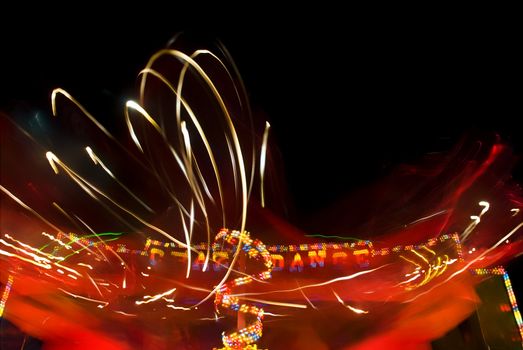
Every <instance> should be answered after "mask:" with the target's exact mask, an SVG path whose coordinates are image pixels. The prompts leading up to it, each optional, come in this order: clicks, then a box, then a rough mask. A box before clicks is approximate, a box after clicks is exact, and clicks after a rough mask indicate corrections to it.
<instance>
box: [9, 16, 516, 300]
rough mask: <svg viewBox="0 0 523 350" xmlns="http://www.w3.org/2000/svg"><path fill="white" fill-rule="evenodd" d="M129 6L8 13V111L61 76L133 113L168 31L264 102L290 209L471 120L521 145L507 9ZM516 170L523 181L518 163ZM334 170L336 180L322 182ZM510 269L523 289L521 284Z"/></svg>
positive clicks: (103, 102)
mask: <svg viewBox="0 0 523 350" xmlns="http://www.w3.org/2000/svg"><path fill="white" fill-rule="evenodd" d="M160 12H161V11H160ZM251 15H252V14H251ZM119 16H120V17H124V18H119V19H116V17H117V16H116V15H115V16H114V18H106V19H104V20H103V21H102V20H97V19H94V20H91V21H87V20H78V21H77V20H74V19H71V18H69V19H68V20H67V21H61V20H57V19H53V20H46V19H40V20H38V21H36V22H33V20H32V19H28V18H25V17H24V19H23V21H19V22H18V24H16V23H17V22H16V21H15V22H14V23H15V24H14V25H8V24H3V25H2V26H3V27H2V30H1V34H0V51H1V54H0V67H2V75H1V77H0V86H1V87H0V91H1V94H0V102H1V104H0V110H2V111H4V112H8V113H9V112H12V111H14V110H16V109H17V108H20V106H22V105H23V106H25V107H24V108H36V109H38V108H39V109H46V108H50V106H49V94H50V91H51V90H52V89H53V88H54V87H58V86H60V87H64V88H65V89H67V90H68V91H69V92H71V93H72V94H73V95H74V96H75V97H76V98H78V99H79V100H80V101H81V102H82V103H83V104H84V105H85V106H88V107H89V109H90V110H91V111H93V114H94V115H96V116H100V119H102V120H103V119H104V117H103V116H104V115H105V116H111V117H113V118H114V117H115V116H116V117H118V118H120V120H121V122H122V123H123V112H122V111H123V104H124V101H125V98H126V96H129V95H132V94H133V93H134V91H135V90H134V89H135V87H136V79H135V78H136V74H137V73H138V72H139V70H140V69H141V68H142V67H143V66H144V64H145V63H146V62H147V59H148V58H149V56H150V55H151V54H152V53H154V52H155V51H157V50H158V49H160V48H162V47H163V46H164V45H165V43H166V42H167V41H168V40H169V39H170V38H171V36H172V35H174V34H176V33H178V32H180V31H184V32H186V33H188V35H194V36H195V37H199V38H202V37H203V38H208V39H211V40H212V39H218V40H220V41H221V42H222V43H223V44H224V45H225V46H226V47H227V48H228V50H229V51H230V53H231V55H232V57H233V58H234V59H235V61H236V64H237V65H238V68H239V70H240V73H241V74H242V76H243V78H244V80H245V84H246V87H247V90H248V92H249V94H250V97H251V102H252V104H253V108H254V110H255V111H257V112H263V113H264V114H265V115H267V116H268V118H269V120H270V121H271V124H272V127H273V128H272V132H273V134H272V137H274V138H275V140H276V144H277V145H278V147H279V150H280V151H281V154H282V157H283V159H284V162H285V176H286V181H287V184H288V186H289V190H290V193H291V196H292V197H293V198H294V202H295V203H294V206H295V208H296V209H295V212H294V213H293V214H292V217H291V219H293V220H296V221H299V220H300V218H302V217H305V216H306V215H308V214H309V213H312V212H314V211H317V210H318V209H321V208H323V207H325V206H327V205H328V204H329V203H331V202H332V201H334V200H335V199H336V198H339V197H340V196H342V195H343V194H347V193H350V192H351V191H352V190H354V189H356V188H358V187H360V186H362V185H365V184H368V183H371V182H373V181H376V180H378V179H379V178H380V177H382V176H384V175H385V174H386V173H387V172H388V171H389V170H390V169H392V168H393V167H394V166H395V165H397V164H400V163H402V162H408V161H413V160H416V159H417V158H418V157H420V156H421V155H423V154H426V153H428V152H434V151H445V150H449V149H450V148H451V147H452V146H453V145H454V144H455V142H457V141H458V140H459V138H460V137H461V136H462V135H463V134H464V133H465V132H467V131H471V130H472V131H474V132H480V133H481V132H497V133H499V135H500V136H501V138H502V139H503V140H504V141H505V142H507V143H508V144H509V145H511V146H512V147H513V148H514V149H515V152H516V153H517V154H518V155H520V156H521V155H523V128H521V127H518V126H517V125H518V124H520V123H521V116H522V107H521V106H522V104H521V81H522V80H521V62H523V60H522V57H521V54H520V53H519V47H518V46H521V45H520V43H521V37H520V38H519V40H516V30H515V28H516V26H515V23H514V22H512V21H511V20H510V19H507V20H503V18H501V19H500V18H497V20H496V21H493V20H490V19H489V18H485V17H478V18H476V17H474V16H473V15H470V16H469V14H467V15H466V16H465V15H463V16H461V15H460V16H456V17H454V18H446V17H445V18H432V19H430V20H429V19H428V18H426V17H425V16H420V17H419V18H418V19H417V20H409V21H405V20H404V19H399V18H389V19H388V20H387V21H383V20H382V19H381V18H374V17H373V16H369V18H368V20H361V21H358V23H355V22H353V21H352V20H350V19H348V18H347V19H346V22H345V21H343V22H340V21H339V20H336V21H329V18H328V17H326V18H324V19H323V20H322V21H321V23H322V24H320V22H319V21H309V20H306V19H301V20H299V21H297V22H299V23H291V22H287V21H286V20H285V19H280V20H278V21H272V20H271V19H270V18H265V19H263V20H259V21H250V20H249V18H248V17H247V18H244V19H243V20H242V21H241V22H242V23H239V22H235V21H225V20H223V21H217V22H218V23H221V24H220V25H216V26H213V25H211V24H210V23H207V24H205V25H200V23H201V22H200V21H202V20H201V19H198V20H195V21H193V22H189V23H188V21H187V18H185V19H184V23H188V25H184V24H181V23H180V21H179V20H177V19H178V16H179V17H180V18H182V17H184V16H183V12H181V13H177V12H175V11H173V12H172V17H170V18H169V19H167V18H166V17H168V16H167V15H166V14H163V15H162V16H161V17H162V18H160V19H158V18H156V17H153V16H152V15H151V16H149V15H146V16H148V17H147V18H146V19H145V22H140V20H138V19H137V18H136V16H135V17H132V16H131V18H130V19H129V17H126V16H124V15H119ZM238 16H241V15H238ZM109 17H110V16H109ZM351 17H353V16H351ZM356 17H357V16H356ZM385 17H387V16H385ZM464 17H466V18H467V19H466V20H465V19H464ZM324 21H326V22H327V23H329V22H330V23H331V24H330V25H328V26H325V24H323V22H324ZM22 22H23V24H22ZM223 22H228V24H229V25H230V29H225V28H226V25H225V24H223ZM276 22H278V23H276ZM22 27H23V28H22ZM326 149H327V150H330V152H325V150H326ZM320 155H321V157H322V159H321V161H320V160H319V157H320ZM324 163H326V164H332V166H329V167H327V168H326V167H324V166H322V164H324ZM514 177H515V179H516V180H518V181H520V182H523V165H522V162H520V163H519V165H518V166H517V167H516V169H515V170H514ZM326 180H328V184H329V185H328V186H324V185H322V186H319V185H317V184H325V181H326ZM515 265H516V264H515ZM518 265H519V266H520V265H521V263H520V262H519V263H518ZM513 270H514V271H518V270H519V268H516V266H515V267H514V268H513ZM518 272H519V271H518ZM512 275H513V276H514V277H513V278H514V279H515V281H514V285H515V288H516V290H517V293H518V295H521V294H522V289H523V285H522V283H521V281H518V280H519V278H516V275H517V273H515V272H512ZM519 299H520V303H521V302H523V301H522V300H521V297H520V298H519Z"/></svg>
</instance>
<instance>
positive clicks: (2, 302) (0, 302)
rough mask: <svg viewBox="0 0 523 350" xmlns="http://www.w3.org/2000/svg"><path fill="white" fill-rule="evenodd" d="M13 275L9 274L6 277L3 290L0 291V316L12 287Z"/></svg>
mask: <svg viewBox="0 0 523 350" xmlns="http://www.w3.org/2000/svg"><path fill="white" fill-rule="evenodd" d="M13 282H14V277H13V275H9V277H8V278H7V283H6V284H5V289H4V292H3V293H2V299H1V300H0V317H2V315H3V314H4V309H5V304H6V303H7V298H9V293H10V292H11V288H12V287H13Z"/></svg>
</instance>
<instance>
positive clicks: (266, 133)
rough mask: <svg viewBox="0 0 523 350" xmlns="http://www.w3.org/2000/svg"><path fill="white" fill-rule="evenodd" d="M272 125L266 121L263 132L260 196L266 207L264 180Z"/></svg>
mask: <svg viewBox="0 0 523 350" xmlns="http://www.w3.org/2000/svg"><path fill="white" fill-rule="evenodd" d="M270 127H271V125H270V124H269V122H265V131H264V132H263V140H262V146H261V152H260V196H261V206H262V208H265V191H264V186H263V180H264V177H265V159H266V156H267V140H268V138H269V129H270Z"/></svg>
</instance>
